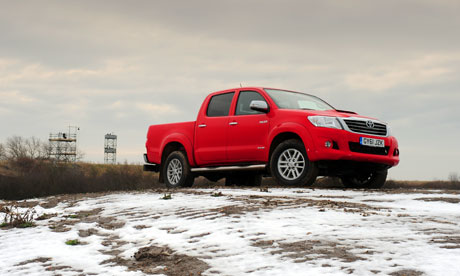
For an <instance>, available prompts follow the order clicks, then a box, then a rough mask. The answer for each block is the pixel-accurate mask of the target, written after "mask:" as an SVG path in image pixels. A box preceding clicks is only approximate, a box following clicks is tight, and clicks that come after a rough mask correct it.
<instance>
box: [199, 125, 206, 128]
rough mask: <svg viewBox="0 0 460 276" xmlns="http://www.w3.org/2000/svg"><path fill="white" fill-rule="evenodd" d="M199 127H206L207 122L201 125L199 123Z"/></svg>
mask: <svg viewBox="0 0 460 276" xmlns="http://www.w3.org/2000/svg"><path fill="white" fill-rule="evenodd" d="M198 127H201V128H203V127H206V125H205V124H201V125H198Z"/></svg>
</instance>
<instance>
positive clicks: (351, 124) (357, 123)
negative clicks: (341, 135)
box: [344, 119, 387, 136]
mask: <svg viewBox="0 0 460 276" xmlns="http://www.w3.org/2000/svg"><path fill="white" fill-rule="evenodd" d="M344 121H345V123H346V124H347V126H348V128H349V129H350V130H351V131H353V132H357V133H364V134H370V135H380V136H386V135H387V126H386V125H385V124H381V123H377V122H374V121H369V122H372V123H373V127H369V126H367V122H368V121H365V120H350V119H344Z"/></svg>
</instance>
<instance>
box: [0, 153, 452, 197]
mask: <svg viewBox="0 0 460 276" xmlns="http://www.w3.org/2000/svg"><path fill="white" fill-rule="evenodd" d="M224 183H225V181H223V180H220V181H219V182H217V183H216V182H211V181H209V180H207V179H205V178H203V177H199V178H196V179H195V185H194V187H197V188H210V187H219V186H223V185H224ZM276 186H277V184H276V183H275V181H274V180H273V179H272V178H264V179H263V182H262V187H276ZM312 187H313V188H343V186H342V183H341V182H340V180H339V179H337V178H330V177H324V178H319V179H318V180H317V181H316V182H315V184H314V185H313V186H312ZM151 188H164V185H163V184H160V183H158V174H156V173H151V172H143V170H142V166H140V165H126V164H125V165H105V164H90V163H80V162H78V163H53V162H51V161H47V160H35V159H30V158H23V159H16V160H14V161H0V199H13V200H17V199H26V198H33V197H43V196H48V195H56V194H76V193H90V192H107V191H120V190H141V189H151ZM383 188H384V189H415V188H416V189H442V190H460V182H459V181H396V180H388V181H387V183H386V184H385V186H384V187H383Z"/></svg>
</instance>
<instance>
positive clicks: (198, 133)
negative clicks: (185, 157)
mask: <svg viewBox="0 0 460 276" xmlns="http://www.w3.org/2000/svg"><path fill="white" fill-rule="evenodd" d="M234 95H235V92H227V93H223V94H217V95H214V96H212V97H211V99H210V100H209V102H208V106H207V108H206V109H205V111H206V112H205V114H200V116H198V120H197V122H196V124H197V125H196V128H195V159H196V161H197V164H198V165H212V164H223V163H226V162H227V161H228V158H227V143H228V120H229V116H228V115H229V113H230V107H231V104H232V100H233V96H234Z"/></svg>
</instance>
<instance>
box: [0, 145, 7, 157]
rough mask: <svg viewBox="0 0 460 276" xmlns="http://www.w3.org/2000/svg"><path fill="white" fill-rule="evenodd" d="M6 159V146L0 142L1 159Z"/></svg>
mask: <svg viewBox="0 0 460 276" xmlns="http://www.w3.org/2000/svg"><path fill="white" fill-rule="evenodd" d="M5 159H6V150H5V146H3V144H1V143H0V160H5Z"/></svg>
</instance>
